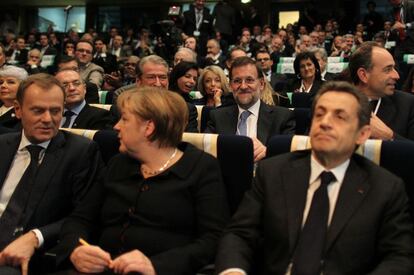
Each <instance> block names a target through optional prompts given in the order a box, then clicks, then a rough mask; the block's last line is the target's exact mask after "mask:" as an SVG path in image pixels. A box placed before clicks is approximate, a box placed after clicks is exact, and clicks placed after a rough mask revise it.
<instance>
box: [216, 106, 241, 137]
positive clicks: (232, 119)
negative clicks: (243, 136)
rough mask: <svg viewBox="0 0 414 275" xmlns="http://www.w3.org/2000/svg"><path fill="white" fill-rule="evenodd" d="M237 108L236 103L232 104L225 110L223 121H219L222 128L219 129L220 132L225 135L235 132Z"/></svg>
mask: <svg viewBox="0 0 414 275" xmlns="http://www.w3.org/2000/svg"><path fill="white" fill-rule="evenodd" d="M238 115H239V110H238V108H237V105H233V106H231V107H229V108H228V109H227V110H226V111H225V116H224V117H223V119H225V121H223V123H220V124H221V125H222V126H223V129H221V131H220V133H223V134H226V135H234V134H236V132H237V120H238Z"/></svg>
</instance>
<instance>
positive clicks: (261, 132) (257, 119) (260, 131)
mask: <svg viewBox="0 0 414 275" xmlns="http://www.w3.org/2000/svg"><path fill="white" fill-rule="evenodd" d="M265 81H266V80H265V79H264V75H263V73H262V70H261V69H260V68H259V67H258V65H257V64H256V62H255V61H254V60H252V59H251V58H250V57H247V56H243V57H239V58H236V59H235V60H234V62H233V64H232V66H231V69H230V87H231V89H232V90H233V97H234V100H235V101H236V103H237V105H233V106H228V107H223V108H219V109H216V110H212V111H211V112H210V121H209V122H208V124H207V129H206V132H208V133H217V134H230V135H231V134H236V135H242V136H248V137H251V138H252V140H253V146H254V148H253V149H254V160H255V161H259V160H261V159H262V158H264V157H265V156H266V146H265V144H266V143H267V142H268V140H269V139H270V137H272V136H274V135H280V134H294V130H295V125H296V123H295V120H294V116H293V112H292V111H290V110H289V109H286V108H283V107H278V106H269V105H266V104H265V103H264V102H262V101H261V100H260V95H261V93H262V92H263V90H264V88H265Z"/></svg>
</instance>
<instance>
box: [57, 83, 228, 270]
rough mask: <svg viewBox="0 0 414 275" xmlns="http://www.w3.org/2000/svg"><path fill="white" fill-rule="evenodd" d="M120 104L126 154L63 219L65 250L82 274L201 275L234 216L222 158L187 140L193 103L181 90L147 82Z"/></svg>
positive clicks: (120, 129)
mask: <svg viewBox="0 0 414 275" xmlns="http://www.w3.org/2000/svg"><path fill="white" fill-rule="evenodd" d="M117 104H118V107H119V109H120V111H121V113H122V117H121V119H120V120H119V122H118V123H117V124H116V125H115V127H114V128H115V130H116V131H118V137H119V140H120V147H119V150H120V152H121V154H119V155H117V156H115V157H114V158H113V159H112V160H111V161H110V163H109V164H108V171H107V174H106V178H105V181H104V182H105V184H103V185H99V186H96V187H95V188H94V189H93V190H91V191H90V193H89V194H88V195H87V197H86V198H85V199H84V201H83V204H82V205H80V207H79V208H78V209H77V210H76V211H75V212H74V213H73V214H72V215H71V216H70V217H69V218H68V219H67V221H66V223H65V224H64V225H63V227H62V228H63V230H62V233H61V242H60V249H59V251H62V253H61V254H63V256H65V255H70V256H66V257H67V258H69V259H70V261H71V262H72V264H73V267H74V268H75V269H76V270H77V271H79V272H83V273H98V272H103V271H104V270H107V269H111V270H112V271H113V272H114V273H116V274H119V273H122V274H127V273H128V274H129V272H132V273H134V274H135V273H139V274H144V275H154V274H157V275H163V274H196V273H197V271H198V270H199V269H201V268H202V267H203V266H205V265H207V264H209V263H211V262H212V261H213V259H214V255H215V251H216V246H217V241H218V238H219V237H220V234H221V231H222V229H223V227H224V226H225V224H226V221H227V219H228V205H227V201H226V196H225V191H224V186H223V183H222V180H221V173H220V168H219V165H218V162H217V160H216V159H215V158H214V157H213V156H211V155H209V154H207V153H204V152H203V151H200V150H199V149H197V148H195V147H194V146H192V145H191V144H188V143H184V142H181V137H182V134H183V131H184V128H185V123H186V121H187V116H188V108H187V106H186V104H185V102H184V99H183V98H182V97H181V96H180V95H179V94H177V93H174V92H170V91H167V90H165V89H162V88H157V87H141V88H138V89H136V90H132V91H126V92H124V93H122V94H121V95H120V96H119V98H118V101H117ZM91 236H99V238H98V239H92V238H91ZM78 238H83V239H84V240H85V241H84V240H82V243H83V244H84V245H80V246H79V245H78ZM87 242H90V243H91V245H87ZM85 244H86V245H85ZM59 256H60V255H59V253H58V258H59ZM61 258H63V259H62V260H64V257H61Z"/></svg>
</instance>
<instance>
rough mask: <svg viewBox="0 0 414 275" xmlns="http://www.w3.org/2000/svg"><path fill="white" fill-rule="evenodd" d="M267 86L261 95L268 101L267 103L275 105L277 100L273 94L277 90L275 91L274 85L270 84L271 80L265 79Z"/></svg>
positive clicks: (261, 97) (262, 98) (264, 100)
mask: <svg viewBox="0 0 414 275" xmlns="http://www.w3.org/2000/svg"><path fill="white" fill-rule="evenodd" d="M264 82H265V86H264V89H263V91H262V93H261V95H260V99H261V100H262V101H263V102H264V103H266V104H267V105H271V106H275V105H276V104H275V101H274V100H273V95H274V94H275V91H273V88H272V86H271V85H270V83H269V81H267V80H266V78H265V79H264Z"/></svg>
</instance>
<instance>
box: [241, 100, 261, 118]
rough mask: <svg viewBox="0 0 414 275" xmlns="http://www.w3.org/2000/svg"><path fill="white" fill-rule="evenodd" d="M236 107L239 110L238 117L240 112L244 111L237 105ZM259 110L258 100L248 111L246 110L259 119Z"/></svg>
mask: <svg viewBox="0 0 414 275" xmlns="http://www.w3.org/2000/svg"><path fill="white" fill-rule="evenodd" d="M237 107H238V108H239V116H240V114H241V113H242V112H244V111H246V110H245V109H243V108H240V106H239V105H237ZM259 109H260V99H259V100H258V101H256V103H255V104H253V105H252V106H251V107H250V108H249V109H247V110H248V111H249V112H250V113H251V114H252V115H254V116H256V117H259Z"/></svg>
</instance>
